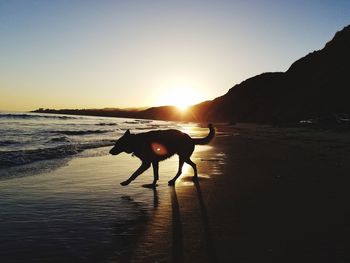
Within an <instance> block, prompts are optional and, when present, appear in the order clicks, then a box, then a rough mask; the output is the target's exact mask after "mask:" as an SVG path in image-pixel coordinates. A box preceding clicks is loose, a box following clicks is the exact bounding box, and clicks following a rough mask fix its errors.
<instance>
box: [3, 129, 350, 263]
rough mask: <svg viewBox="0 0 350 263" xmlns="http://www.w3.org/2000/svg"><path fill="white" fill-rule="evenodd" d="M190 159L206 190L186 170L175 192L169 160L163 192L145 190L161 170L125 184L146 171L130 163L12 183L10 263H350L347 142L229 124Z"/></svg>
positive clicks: (7, 185)
mask: <svg viewBox="0 0 350 263" xmlns="http://www.w3.org/2000/svg"><path fill="white" fill-rule="evenodd" d="M336 136H338V137H336ZM192 159H193V160H194V162H195V163H197V167H198V173H199V176H200V180H199V183H198V184H194V183H193V182H192V179H191V176H192V173H193V171H192V169H191V168H190V167H189V166H184V170H183V175H182V176H181V177H180V178H179V179H178V181H177V183H176V186H175V187H168V186H167V181H168V179H170V178H171V177H172V176H173V175H174V174H175V172H176V169H177V158H171V159H169V160H166V161H164V162H162V163H161V165H160V181H159V183H158V185H159V186H158V187H157V189H155V190H151V189H146V188H143V187H142V185H143V184H145V183H149V182H150V181H151V180H152V171H151V170H152V169H149V170H148V171H146V172H145V173H144V174H143V175H141V176H140V177H139V178H138V179H137V180H135V181H134V182H133V183H132V184H130V185H129V186H127V187H121V186H120V185H119V183H120V181H122V179H125V178H126V177H127V176H128V175H129V174H130V173H131V172H133V170H135V169H136V167H137V166H138V164H139V161H138V160H137V159H136V158H131V157H130V156H129V155H124V154H122V155H120V156H118V157H113V156H100V157H86V158H73V159H72V160H70V161H69V162H68V165H67V166H64V167H60V168H58V169H56V170H54V171H51V172H48V173H43V174H39V175H34V176H30V177H20V178H10V179H4V180H2V181H1V185H0V191H1V193H2V199H1V200H0V207H1V209H0V216H1V217H0V218H2V221H1V222H0V229H1V231H2V238H1V239H0V241H1V243H2V244H5V246H3V248H4V249H3V250H2V252H0V259H1V261H5V262H6V259H9V258H10V259H11V261H12V262H20V261H21V260H20V258H21V257H22V258H23V257H24V258H26V259H28V260H29V259H30V260H32V262H34V261H36V260H49V261H52V262H59V261H62V260H67V259H68V258H69V259H74V260H75V261H76V262H96V261H100V262H154V261H158V262H171V261H173V262H233V261H236V262H257V261H261V260H263V261H266V262H296V261H297V262H330V261H331V262H346V260H348V259H349V256H350V255H349V252H348V250H347V248H348V247H349V242H348V241H346V240H347V237H348V235H349V234H350V229H349V228H348V227H347V225H348V223H347V222H349V215H350V213H349V212H350V211H349V208H347V207H348V205H347V200H349V197H350V196H349V195H350V194H349V193H348V190H347V188H346V186H347V185H348V184H349V179H348V176H347V174H348V171H349V168H350V147H349V139H347V136H346V134H344V133H339V134H336V135H334V134H333V133H324V132H322V133H315V132H314V131H309V130H295V129H277V128H273V127H269V126H254V125H244V126H233V127H228V126H219V127H218V133H217V137H216V139H215V141H214V142H213V144H212V145H211V146H210V147H207V148H204V149H201V148H199V149H197V150H196V151H195V152H194V154H193V158H192ZM22 239H23V240H22ZM21 240H22V241H21ZM33 242H34V243H33ZM73 248H74V251H76V252H74V253H73V250H72V249H73ZM58 249H60V251H57V250H58ZM21 253H22V254H21ZM30 260H29V261H30Z"/></svg>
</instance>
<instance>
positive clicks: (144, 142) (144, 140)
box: [133, 130, 195, 161]
mask: <svg viewBox="0 0 350 263" xmlns="http://www.w3.org/2000/svg"><path fill="white" fill-rule="evenodd" d="M133 140H134V143H135V146H136V147H135V151H134V155H135V156H137V157H139V158H140V159H142V160H150V161H152V160H159V161H161V160H164V159H167V158H169V157H171V156H172V155H174V154H178V155H182V154H186V153H187V152H191V153H192V151H193V150H194V145H195V144H194V142H193V140H192V138H191V137H190V136H189V135H188V134H186V133H183V132H181V131H178V130H157V131H150V132H145V133H140V134H136V135H135V136H134V138H133Z"/></svg>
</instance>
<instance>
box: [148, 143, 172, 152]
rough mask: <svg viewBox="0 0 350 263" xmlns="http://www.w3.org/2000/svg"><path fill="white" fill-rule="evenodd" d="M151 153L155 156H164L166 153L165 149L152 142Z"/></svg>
mask: <svg viewBox="0 0 350 263" xmlns="http://www.w3.org/2000/svg"><path fill="white" fill-rule="evenodd" d="M151 147H152V151H153V152H154V153H155V154H157V155H166V154H167V153H168V151H167V149H166V147H165V146H164V145H163V144H160V143H158V142H152V144H151Z"/></svg>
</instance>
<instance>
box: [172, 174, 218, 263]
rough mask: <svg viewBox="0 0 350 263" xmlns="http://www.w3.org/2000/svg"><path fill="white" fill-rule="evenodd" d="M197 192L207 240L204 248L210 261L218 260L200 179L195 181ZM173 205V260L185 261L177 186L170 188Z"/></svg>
mask: <svg viewBox="0 0 350 263" xmlns="http://www.w3.org/2000/svg"><path fill="white" fill-rule="evenodd" d="M194 186H195V188H196V194H197V198H198V206H199V209H200V215H201V217H200V219H201V224H202V230H203V238H204V242H205V248H204V250H205V251H206V253H207V259H208V260H207V261H208V262H217V260H216V259H217V257H216V249H215V244H214V241H213V237H212V232H211V228H210V224H209V218H208V213H207V208H206V205H205V203H204V200H203V195H202V191H201V188H200V184H199V182H198V181H195V182H194ZM170 195H171V206H172V237H173V239H172V242H173V243H172V260H173V262H183V261H184V245H183V229H182V222H181V214H180V208H179V201H178V198H177V194H176V188H175V187H172V188H171V190H170Z"/></svg>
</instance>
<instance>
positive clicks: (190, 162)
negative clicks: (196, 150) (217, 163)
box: [185, 158, 198, 180]
mask: <svg viewBox="0 0 350 263" xmlns="http://www.w3.org/2000/svg"><path fill="white" fill-rule="evenodd" d="M185 162H186V163H188V164H189V165H191V166H192V168H193V171H194V175H193V180H197V179H198V174H197V165H196V164H195V163H194V162H192V161H191V159H190V158H188V159H187V160H186V161H185Z"/></svg>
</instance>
